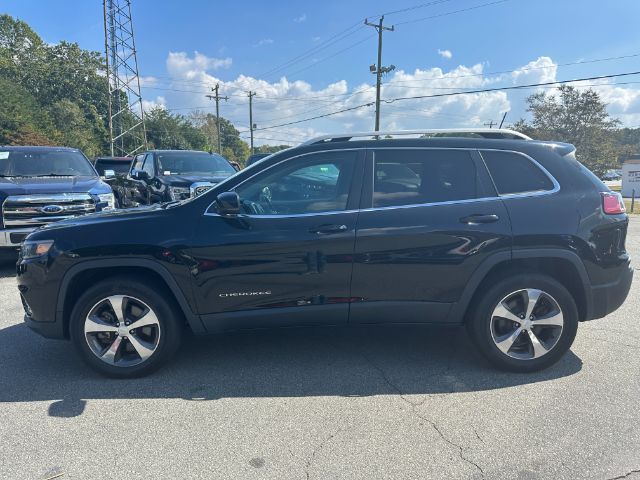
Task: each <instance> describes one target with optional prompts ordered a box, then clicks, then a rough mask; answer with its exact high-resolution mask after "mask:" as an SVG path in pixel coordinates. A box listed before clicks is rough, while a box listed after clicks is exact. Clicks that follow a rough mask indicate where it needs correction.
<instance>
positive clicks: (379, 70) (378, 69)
mask: <svg viewBox="0 0 640 480" xmlns="http://www.w3.org/2000/svg"><path fill="white" fill-rule="evenodd" d="M383 22H384V15H383V16H381V17H380V20H379V21H378V23H377V24H376V23H369V22H367V19H366V18H365V19H364V24H365V25H367V26H368V27H373V28H375V29H376V30H377V31H378V64H377V65H371V66H370V67H369V71H370V72H371V73H375V74H376V129H375V131H376V132H377V131H379V130H380V83H381V79H382V75H383V74H385V73H389V72H390V71H392V70H394V69H395V68H396V67H395V65H391V66H390V67H383V66H382V32H384V31H385V30H388V31H390V32H393V30H394V27H393V25H392V26H391V27H385V26H383V25H382V23H383Z"/></svg>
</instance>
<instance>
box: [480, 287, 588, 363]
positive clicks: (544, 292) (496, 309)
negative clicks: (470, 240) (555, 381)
mask: <svg viewBox="0 0 640 480" xmlns="http://www.w3.org/2000/svg"><path fill="white" fill-rule="evenodd" d="M577 328H578V310H577V308H576V304H575V301H574V299H573V297H572V296H571V294H570V293H569V291H568V290H567V289H566V288H565V287H564V286H563V285H562V284H560V283H559V282H557V281H556V280H554V279H553V278H550V277H547V276H545V275H538V274H532V275H527V274H523V275H512V276H509V277H507V278H505V279H504V280H502V281H499V282H497V283H495V284H494V285H493V286H492V287H490V288H488V289H487V290H486V291H484V292H483V293H482V294H481V295H480V298H479V300H478V301H477V302H476V304H475V305H474V307H473V309H472V311H471V315H470V318H469V319H468V323H467V329H468V331H469V335H470V336H471V338H472V340H473V342H474V343H475V344H476V346H477V347H478V349H479V350H480V351H481V352H482V354H483V355H484V356H485V357H486V358H487V359H488V360H489V361H490V362H491V363H492V364H494V365H495V366H497V367H499V368H502V369H505V370H511V371H516V372H533V371H537V370H541V369H543V368H547V367H549V366H550V365H553V364H554V363H556V362H557V361H558V360H559V359H560V358H561V357H562V356H563V355H564V354H565V353H566V352H567V351H568V350H569V348H570V347H571V345H572V343H573V340H574V338H575V336H576V331H577Z"/></svg>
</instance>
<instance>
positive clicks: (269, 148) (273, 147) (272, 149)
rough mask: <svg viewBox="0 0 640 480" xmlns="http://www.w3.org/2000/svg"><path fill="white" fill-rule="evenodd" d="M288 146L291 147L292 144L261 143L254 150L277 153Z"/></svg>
mask: <svg viewBox="0 0 640 480" xmlns="http://www.w3.org/2000/svg"><path fill="white" fill-rule="evenodd" d="M287 148H291V145H260V146H259V147H256V148H255V149H254V150H255V152H256V153H276V152H279V151H280V150H286V149H287Z"/></svg>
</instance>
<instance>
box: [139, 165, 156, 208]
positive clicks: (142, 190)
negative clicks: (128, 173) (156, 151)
mask: <svg viewBox="0 0 640 480" xmlns="http://www.w3.org/2000/svg"><path fill="white" fill-rule="evenodd" d="M142 171H143V172H144V173H145V176H144V177H142V178H140V179H139V180H136V201H137V202H138V203H139V204H141V205H148V204H150V203H153V202H152V200H153V197H152V194H151V188H152V187H151V185H152V183H153V181H154V179H155V177H156V166H155V156H154V155H153V153H147V154H146V155H145V157H144V162H143V163H142Z"/></svg>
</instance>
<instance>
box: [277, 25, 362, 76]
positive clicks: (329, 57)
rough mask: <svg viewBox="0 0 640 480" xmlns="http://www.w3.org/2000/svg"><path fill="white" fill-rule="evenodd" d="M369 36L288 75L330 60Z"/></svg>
mask: <svg viewBox="0 0 640 480" xmlns="http://www.w3.org/2000/svg"><path fill="white" fill-rule="evenodd" d="M371 37H372V35H369V36H367V37H365V38H362V39H360V40H358V41H357V42H355V43H352V44H351V45H349V46H348V47H346V48H343V49H342V50H338V51H337V52H335V53H333V54H332V55H329V56H328V57H325V58H323V59H321V60H318V61H317V62H314V63H312V64H311V65H307V66H306V67H304V68H301V69H300V70H296V71H295V72H293V73H290V74H289V75H290V76H294V75H297V74H298V73H300V72H304V71H306V70H309V69H310V68H313V67H315V66H317V65H319V64H320V63H322V62H326V61H327V60H330V59H332V58H334V57H337V56H338V55H340V54H341V53H344V52H347V51H349V50H351V49H352V48H355V47H357V46H358V45H360V44H361V43H364V42H366V41H367V40H369V39H370V38H371Z"/></svg>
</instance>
